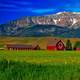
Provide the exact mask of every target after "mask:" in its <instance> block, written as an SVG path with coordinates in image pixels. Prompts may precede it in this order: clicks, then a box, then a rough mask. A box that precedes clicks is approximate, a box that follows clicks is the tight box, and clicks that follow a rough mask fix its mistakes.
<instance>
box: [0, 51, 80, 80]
mask: <svg viewBox="0 0 80 80" xmlns="http://www.w3.org/2000/svg"><path fill="white" fill-rule="evenodd" d="M0 80H80V52H74V51H7V50H4V51H3V50H1V51H0Z"/></svg>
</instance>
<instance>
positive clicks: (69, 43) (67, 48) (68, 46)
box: [66, 40, 72, 50]
mask: <svg viewBox="0 0 80 80" xmlns="http://www.w3.org/2000/svg"><path fill="white" fill-rule="evenodd" d="M66 50H72V43H71V42H70V40H67V42H66Z"/></svg>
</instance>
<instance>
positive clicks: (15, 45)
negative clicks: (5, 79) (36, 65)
mask: <svg viewBox="0 0 80 80" xmlns="http://www.w3.org/2000/svg"><path fill="white" fill-rule="evenodd" d="M7 47H15V48H34V47H35V46H33V45H26V44H7Z"/></svg>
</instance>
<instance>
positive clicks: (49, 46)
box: [47, 45, 56, 50]
mask: <svg viewBox="0 0 80 80" xmlns="http://www.w3.org/2000/svg"><path fill="white" fill-rule="evenodd" d="M47 50H56V46H55V45H48V46H47Z"/></svg>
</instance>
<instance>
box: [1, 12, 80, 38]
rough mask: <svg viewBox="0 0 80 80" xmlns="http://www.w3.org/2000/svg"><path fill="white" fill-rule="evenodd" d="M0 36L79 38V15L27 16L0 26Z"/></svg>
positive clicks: (63, 13) (64, 13) (68, 13)
mask: <svg viewBox="0 0 80 80" xmlns="http://www.w3.org/2000/svg"><path fill="white" fill-rule="evenodd" d="M0 36H17V37H23V36H24V37H42V36H55V37H69V38H71V37H76V38H80V13H75V12H59V13H57V14H52V15H45V16H28V17H23V18H21V19H18V20H14V21H11V22H9V23H7V24H2V25H0Z"/></svg>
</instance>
